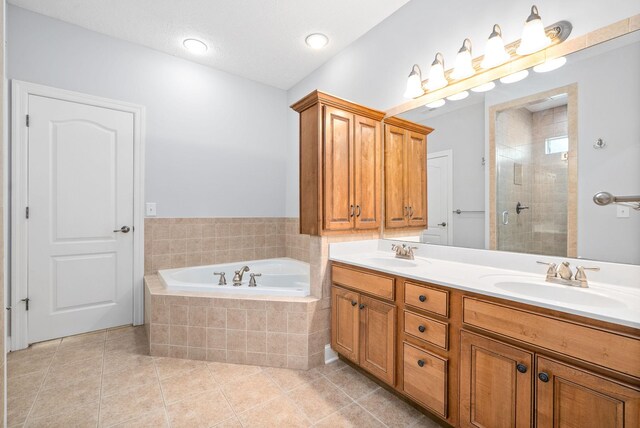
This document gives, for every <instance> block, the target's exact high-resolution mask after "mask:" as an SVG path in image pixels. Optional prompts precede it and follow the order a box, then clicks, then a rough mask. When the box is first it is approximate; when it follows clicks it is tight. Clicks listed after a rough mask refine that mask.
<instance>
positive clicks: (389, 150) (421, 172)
mask: <svg viewBox="0 0 640 428" xmlns="http://www.w3.org/2000/svg"><path fill="white" fill-rule="evenodd" d="M431 131H433V129H431V128H428V127H426V126H422V125H418V124H416V123H413V122H409V121H407V120H404V119H399V118H395V117H394V118H388V119H385V139H384V156H385V158H384V174H385V175H384V177H385V186H384V190H385V226H386V227H387V228H402V227H426V226H427V135H428V134H429V133H430V132H431Z"/></svg>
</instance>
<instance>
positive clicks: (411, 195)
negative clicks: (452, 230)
mask: <svg viewBox="0 0 640 428" xmlns="http://www.w3.org/2000/svg"><path fill="white" fill-rule="evenodd" d="M407 134H408V135H407V142H408V144H407V157H406V167H405V168H406V175H407V197H406V199H407V205H408V206H409V226H412V227H413V226H425V227H426V226H427V137H426V136H425V135H422V134H418V133H416V132H410V131H408V132H407Z"/></svg>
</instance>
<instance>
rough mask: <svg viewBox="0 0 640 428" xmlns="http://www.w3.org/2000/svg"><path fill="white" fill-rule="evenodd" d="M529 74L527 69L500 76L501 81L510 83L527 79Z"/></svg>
mask: <svg viewBox="0 0 640 428" xmlns="http://www.w3.org/2000/svg"><path fill="white" fill-rule="evenodd" d="M528 75H529V71H527V70H522V71H516V72H515V73H513V74H510V75H508V76H504V77H501V78H500V82H502V83H507V84H508V83H516V82H519V81H521V80H522V79H526V78H527V76H528Z"/></svg>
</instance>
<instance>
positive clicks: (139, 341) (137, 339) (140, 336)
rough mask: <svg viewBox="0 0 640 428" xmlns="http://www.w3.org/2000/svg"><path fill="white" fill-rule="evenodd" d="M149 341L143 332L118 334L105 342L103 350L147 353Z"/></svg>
mask: <svg viewBox="0 0 640 428" xmlns="http://www.w3.org/2000/svg"><path fill="white" fill-rule="evenodd" d="M148 348H149V342H148V340H147V336H146V334H145V333H144V332H142V333H135V334H133V333H132V334H127V335H122V336H118V337H116V338H114V339H112V340H109V339H107V341H106V342H105V346H104V349H105V352H129V353H144V352H145V350H147V352H146V353H148Z"/></svg>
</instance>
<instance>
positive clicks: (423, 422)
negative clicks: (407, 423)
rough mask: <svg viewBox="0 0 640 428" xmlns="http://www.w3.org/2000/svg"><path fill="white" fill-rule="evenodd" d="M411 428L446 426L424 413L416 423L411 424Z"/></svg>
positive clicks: (441, 427) (438, 427) (439, 427)
mask: <svg viewBox="0 0 640 428" xmlns="http://www.w3.org/2000/svg"><path fill="white" fill-rule="evenodd" d="M411 428H444V427H443V426H442V425H440V424H439V423H437V422H436V421H434V420H431V419H429V418H428V417H427V416H425V415H422V416H421V417H420V418H419V419H418V421H417V422H416V423H414V424H413V425H411Z"/></svg>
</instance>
